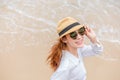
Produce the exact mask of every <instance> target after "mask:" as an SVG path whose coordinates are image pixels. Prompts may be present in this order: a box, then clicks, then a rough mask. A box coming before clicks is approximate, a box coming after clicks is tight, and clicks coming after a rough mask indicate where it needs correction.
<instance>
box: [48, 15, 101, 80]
mask: <svg viewBox="0 0 120 80" xmlns="http://www.w3.org/2000/svg"><path fill="white" fill-rule="evenodd" d="M57 32H58V34H59V39H58V41H57V43H55V44H54V45H53V47H52V48H51V51H50V55H49V56H48V58H47V61H48V63H49V64H50V66H51V68H52V69H53V70H54V73H53V75H52V76H51V79H50V80H86V70H85V67H84V64H83V57H84V56H91V55H96V54H99V53H101V52H102V51H103V47H102V45H101V43H100V42H99V41H98V39H97V38H96V35H95V33H94V31H93V30H92V29H91V28H90V27H88V26H84V25H82V24H80V23H79V22H78V21H77V20H76V19H74V18H71V17H66V18H64V19H62V20H61V21H60V22H59V23H58V27H57ZM84 36H87V37H88V39H89V40H90V41H91V44H90V45H85V44H84Z"/></svg>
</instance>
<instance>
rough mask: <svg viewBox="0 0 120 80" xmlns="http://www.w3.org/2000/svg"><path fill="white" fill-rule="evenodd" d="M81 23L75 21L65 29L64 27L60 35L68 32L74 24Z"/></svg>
mask: <svg viewBox="0 0 120 80" xmlns="http://www.w3.org/2000/svg"><path fill="white" fill-rule="evenodd" d="M77 25H80V23H78V22H75V23H73V24H71V25H69V26H67V27H66V28H65V29H63V30H62V31H61V32H60V33H59V36H61V35H62V34H64V33H65V32H67V31H68V30H70V29H71V28H73V27H74V26H77Z"/></svg>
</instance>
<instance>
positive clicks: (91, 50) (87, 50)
mask: <svg viewBox="0 0 120 80" xmlns="http://www.w3.org/2000/svg"><path fill="white" fill-rule="evenodd" d="M102 51H103V46H102V44H101V43H99V44H98V43H94V44H93V43H91V45H85V46H84V47H83V48H82V50H81V55H82V56H83V57H84V56H94V55H96V54H100V53H102Z"/></svg>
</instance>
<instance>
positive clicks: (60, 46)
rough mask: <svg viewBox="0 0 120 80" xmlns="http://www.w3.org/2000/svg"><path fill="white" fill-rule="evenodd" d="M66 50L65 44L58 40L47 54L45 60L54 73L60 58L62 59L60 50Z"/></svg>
mask: <svg viewBox="0 0 120 80" xmlns="http://www.w3.org/2000/svg"><path fill="white" fill-rule="evenodd" d="M65 48H66V43H63V41H62V40H61V39H58V41H57V43H55V44H54V45H53V46H52V48H51V50H50V52H49V56H48V58H47V61H48V64H50V66H51V68H52V69H53V70H54V71H55V70H56V69H57V68H58V67H59V65H60V61H61V57H62V50H64V49H65Z"/></svg>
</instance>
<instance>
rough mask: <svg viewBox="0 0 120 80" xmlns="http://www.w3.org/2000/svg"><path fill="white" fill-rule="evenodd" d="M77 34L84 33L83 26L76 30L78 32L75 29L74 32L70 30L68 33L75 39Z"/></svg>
mask: <svg viewBox="0 0 120 80" xmlns="http://www.w3.org/2000/svg"><path fill="white" fill-rule="evenodd" d="M78 34H79V35H81V36H83V35H84V34H85V27H84V26H83V27H81V28H80V29H79V30H78V33H77V32H76V31H74V32H71V33H70V34H69V35H70V37H71V38H72V39H77V36H78Z"/></svg>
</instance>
